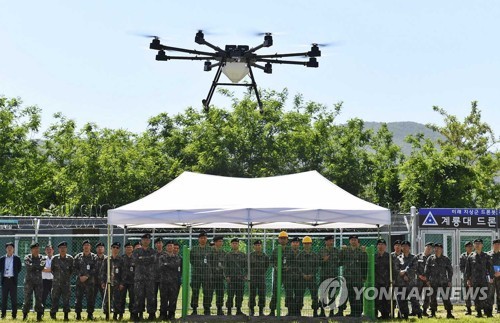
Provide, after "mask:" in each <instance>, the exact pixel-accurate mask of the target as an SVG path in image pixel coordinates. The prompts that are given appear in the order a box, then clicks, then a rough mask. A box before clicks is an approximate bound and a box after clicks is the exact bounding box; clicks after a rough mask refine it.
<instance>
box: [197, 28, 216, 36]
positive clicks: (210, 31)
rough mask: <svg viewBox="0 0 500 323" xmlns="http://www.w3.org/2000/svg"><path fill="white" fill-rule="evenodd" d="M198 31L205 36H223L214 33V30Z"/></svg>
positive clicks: (201, 29)
mask: <svg viewBox="0 0 500 323" xmlns="http://www.w3.org/2000/svg"><path fill="white" fill-rule="evenodd" d="M196 31H197V32H201V33H203V34H204V35H207V36H217V35H222V33H221V32H218V31H213V30H212V29H207V28H200V29H197V30H196Z"/></svg>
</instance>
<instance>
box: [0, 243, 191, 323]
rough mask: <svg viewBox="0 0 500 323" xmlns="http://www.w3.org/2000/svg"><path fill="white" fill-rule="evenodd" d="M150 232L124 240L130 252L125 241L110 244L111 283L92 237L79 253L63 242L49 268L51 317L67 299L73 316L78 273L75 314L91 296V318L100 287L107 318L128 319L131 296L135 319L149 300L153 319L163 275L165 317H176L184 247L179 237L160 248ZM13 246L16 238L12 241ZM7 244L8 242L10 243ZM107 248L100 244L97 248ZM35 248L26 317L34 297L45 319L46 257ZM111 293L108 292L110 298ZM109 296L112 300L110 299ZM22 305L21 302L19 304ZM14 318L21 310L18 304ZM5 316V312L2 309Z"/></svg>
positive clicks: (27, 285) (162, 316)
mask: <svg viewBox="0 0 500 323" xmlns="http://www.w3.org/2000/svg"><path fill="white" fill-rule="evenodd" d="M150 243H151V235H150V234H144V235H143V236H142V238H141V242H140V243H139V242H137V243H135V244H134V245H133V244H132V243H131V242H128V243H126V244H125V252H124V254H123V255H122V254H121V250H120V249H121V244H120V243H119V242H114V243H113V244H112V245H111V248H112V249H111V250H112V252H111V256H110V267H109V268H110V274H109V276H110V278H111V279H110V281H109V284H108V266H107V257H106V256H105V255H103V256H102V257H99V256H98V255H97V254H95V253H93V252H91V244H90V242H89V241H88V240H85V241H84V242H83V243H82V252H80V253H78V254H77V255H75V256H74V257H73V256H71V255H69V254H68V253H67V242H65V241H63V242H61V243H59V244H58V246H57V247H58V250H59V253H58V254H57V255H55V256H54V257H53V258H52V263H51V268H50V271H51V272H52V274H53V284H52V291H51V299H52V307H51V309H50V317H51V318H52V319H56V313H57V312H58V310H59V304H60V301H62V307H63V313H64V321H68V320H69V317H68V314H69V312H70V304H69V300H70V294H71V278H72V277H73V276H76V287H75V313H76V319H77V320H81V319H82V316H81V313H82V310H83V306H82V305H83V301H84V300H85V301H86V304H87V307H86V311H87V319H88V320H93V319H94V316H93V313H94V309H95V303H96V294H97V292H96V291H102V300H103V303H102V304H99V305H102V306H103V310H104V313H105V315H106V319H109V317H110V312H109V311H108V309H109V308H110V309H112V311H113V319H115V320H121V319H122V318H123V314H124V309H125V305H126V299H127V296H128V299H129V310H130V313H131V319H132V320H134V321H136V320H141V319H142V318H143V312H144V310H145V304H146V303H147V312H148V314H149V317H148V319H150V320H154V319H155V318H156V317H155V314H156V309H157V301H156V296H157V293H158V289H156V294H154V291H155V277H157V276H159V277H161V279H160V284H159V291H160V295H161V305H160V319H165V320H166V319H173V318H175V309H176V307H177V306H176V304H177V297H178V293H179V287H180V274H181V268H182V259H181V257H180V256H179V249H180V246H179V244H178V243H176V242H175V241H172V240H169V241H167V242H166V249H165V250H163V243H161V244H160V243H158V242H157V243H156V245H157V246H158V245H161V248H160V250H158V249H156V250H155V249H152V248H151V247H150ZM7 245H8V247H10V248H12V247H13V246H14V244H13V243H10V242H9V243H8V244H7ZM7 245H6V247H7ZM100 247H104V245H103V244H102V243H98V244H97V245H96V248H100ZM30 248H31V252H30V254H28V255H27V256H26V257H25V258H24V264H25V267H26V275H25V281H24V305H23V320H26V319H27V318H28V313H29V311H30V309H31V306H32V299H33V298H34V299H35V312H36V313H37V321H41V320H42V317H43V313H44V308H43V304H42V275H41V273H42V271H43V270H44V268H45V260H46V259H45V257H44V256H43V255H41V254H40V246H39V244H38V243H37V242H35V243H33V244H31V246H30ZM108 292H109V297H108ZM108 299H110V302H109V303H107V302H106V300H108ZM16 306H17V305H16ZM12 313H13V314H12V315H13V318H14V319H15V313H16V309H15V308H14V307H13V311H12ZM2 317H5V315H4V313H3V312H2Z"/></svg>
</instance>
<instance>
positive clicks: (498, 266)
mask: <svg viewBox="0 0 500 323" xmlns="http://www.w3.org/2000/svg"><path fill="white" fill-rule="evenodd" d="M488 255H490V257H491V263H492V265H493V271H494V272H495V275H494V278H493V283H492V284H490V294H489V297H490V301H489V302H490V304H491V306H492V307H493V303H494V302H495V294H497V301H496V304H497V313H500V239H497V240H493V250H491V251H489V252H488Z"/></svg>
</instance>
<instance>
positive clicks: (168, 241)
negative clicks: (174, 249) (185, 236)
mask: <svg viewBox="0 0 500 323" xmlns="http://www.w3.org/2000/svg"><path fill="white" fill-rule="evenodd" d="M165 244H175V241H174V240H167V241H166V242H165Z"/></svg>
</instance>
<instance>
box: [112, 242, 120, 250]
mask: <svg viewBox="0 0 500 323" xmlns="http://www.w3.org/2000/svg"><path fill="white" fill-rule="evenodd" d="M121 246H122V244H121V243H119V242H118V241H116V242H113V244H112V245H111V247H118V248H120V247H121Z"/></svg>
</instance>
